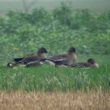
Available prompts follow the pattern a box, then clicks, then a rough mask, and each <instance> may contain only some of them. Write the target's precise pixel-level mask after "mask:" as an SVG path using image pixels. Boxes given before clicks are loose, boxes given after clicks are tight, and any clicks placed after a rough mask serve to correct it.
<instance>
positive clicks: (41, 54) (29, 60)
mask: <svg viewBox="0 0 110 110" xmlns="http://www.w3.org/2000/svg"><path fill="white" fill-rule="evenodd" d="M46 54H47V50H46V49H45V48H43V47H42V48H40V49H38V52H37V55H28V56H26V57H23V58H14V59H13V61H12V62H11V63H8V64H7V66H8V67H14V66H17V65H19V64H23V65H26V66H31V64H33V63H38V64H40V63H39V62H40V60H42V59H44V58H45V57H46Z"/></svg>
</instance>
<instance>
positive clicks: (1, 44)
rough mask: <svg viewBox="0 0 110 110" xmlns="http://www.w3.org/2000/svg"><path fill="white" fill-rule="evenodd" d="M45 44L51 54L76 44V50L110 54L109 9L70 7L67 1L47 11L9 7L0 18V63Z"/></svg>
mask: <svg viewBox="0 0 110 110" xmlns="http://www.w3.org/2000/svg"><path fill="white" fill-rule="evenodd" d="M42 46H43V47H46V48H47V49H48V50H49V53H50V54H57V53H62V52H64V51H66V50H67V49H68V48H69V47H70V46H75V47H77V49H78V52H80V53H84V51H85V49H86V51H88V52H89V53H95V54H110V12H109V11H108V12H106V13H101V14H97V13H93V12H91V11H89V10H87V9H84V10H72V9H71V7H69V6H68V5H65V4H62V5H61V7H59V8H57V9H55V10H53V11H51V12H48V11H46V10H45V9H34V10H33V11H32V12H31V13H23V12H14V11H10V12H9V13H7V14H6V16H4V17H1V18H0V50H1V51H0V63H1V62H2V63H4V62H5V63H6V62H7V61H9V60H10V59H11V58H13V57H20V56H23V55H26V54H28V53H31V52H36V50H37V49H38V48H39V47H42Z"/></svg>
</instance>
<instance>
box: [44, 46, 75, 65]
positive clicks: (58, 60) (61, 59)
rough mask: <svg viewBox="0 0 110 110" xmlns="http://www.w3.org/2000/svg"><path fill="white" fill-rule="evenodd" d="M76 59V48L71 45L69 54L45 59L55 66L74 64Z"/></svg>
mask: <svg viewBox="0 0 110 110" xmlns="http://www.w3.org/2000/svg"><path fill="white" fill-rule="evenodd" d="M76 59H77V55H76V49H75V48H74V47H71V48H69V50H68V51H67V54H62V55H56V56H53V57H51V58H48V59H45V62H46V63H48V64H50V65H54V66H62V65H72V64H74V63H75V62H76Z"/></svg>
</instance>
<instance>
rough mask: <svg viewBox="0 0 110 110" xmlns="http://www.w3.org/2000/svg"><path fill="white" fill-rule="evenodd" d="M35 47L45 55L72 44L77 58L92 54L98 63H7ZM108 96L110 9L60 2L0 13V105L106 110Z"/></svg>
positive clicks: (49, 109) (3, 109)
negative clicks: (97, 10) (95, 65)
mask: <svg viewBox="0 0 110 110" xmlns="http://www.w3.org/2000/svg"><path fill="white" fill-rule="evenodd" d="M40 47H45V48H46V49H47V50H48V55H47V56H53V55H57V54H61V53H66V51H67V50H68V48H70V47H76V49H77V54H78V62H79V61H86V60H87V59H88V58H94V59H95V60H96V62H97V63H98V64H99V65H100V68H63V67H53V66H49V65H43V66H41V67H32V68H25V67H21V66H18V67H16V68H13V69H12V68H8V67H7V66H6V65H7V63H8V62H10V61H11V60H12V59H13V58H16V57H23V56H26V55H28V54H31V53H34V54H36V52H37V50H38V48H40ZM109 96H110V11H106V12H104V13H94V12H92V11H90V10H88V9H82V10H73V9H71V7H70V6H68V5H66V4H62V5H61V6H60V7H58V8H56V9H54V10H52V11H51V12H50V11H47V10H45V9H43V8H40V9H34V10H32V12H29V13H28V12H17V11H9V12H8V13H7V14H6V15H4V16H1V17H0V110H9V108H10V109H11V110H15V109H16V110H21V109H22V110H25V109H26V110H28V109H29V110H30V109H31V110H36V109H37V110H44V109H46V110H73V108H74V110H110V106H109V105H110V97H109ZM96 102H97V103H96Z"/></svg>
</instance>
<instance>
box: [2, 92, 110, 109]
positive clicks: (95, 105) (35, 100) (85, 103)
mask: <svg viewBox="0 0 110 110" xmlns="http://www.w3.org/2000/svg"><path fill="white" fill-rule="evenodd" d="M15 109H16V110H110V93H105V92H102V91H95V92H89V93H82V92H75V93H74V92H72V93H61V92H57V93H56V92H54V93H41V92H40V93H39V92H37V93H36V92H31V93H27V92H10V93H3V92H1V93H0V110H15Z"/></svg>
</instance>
